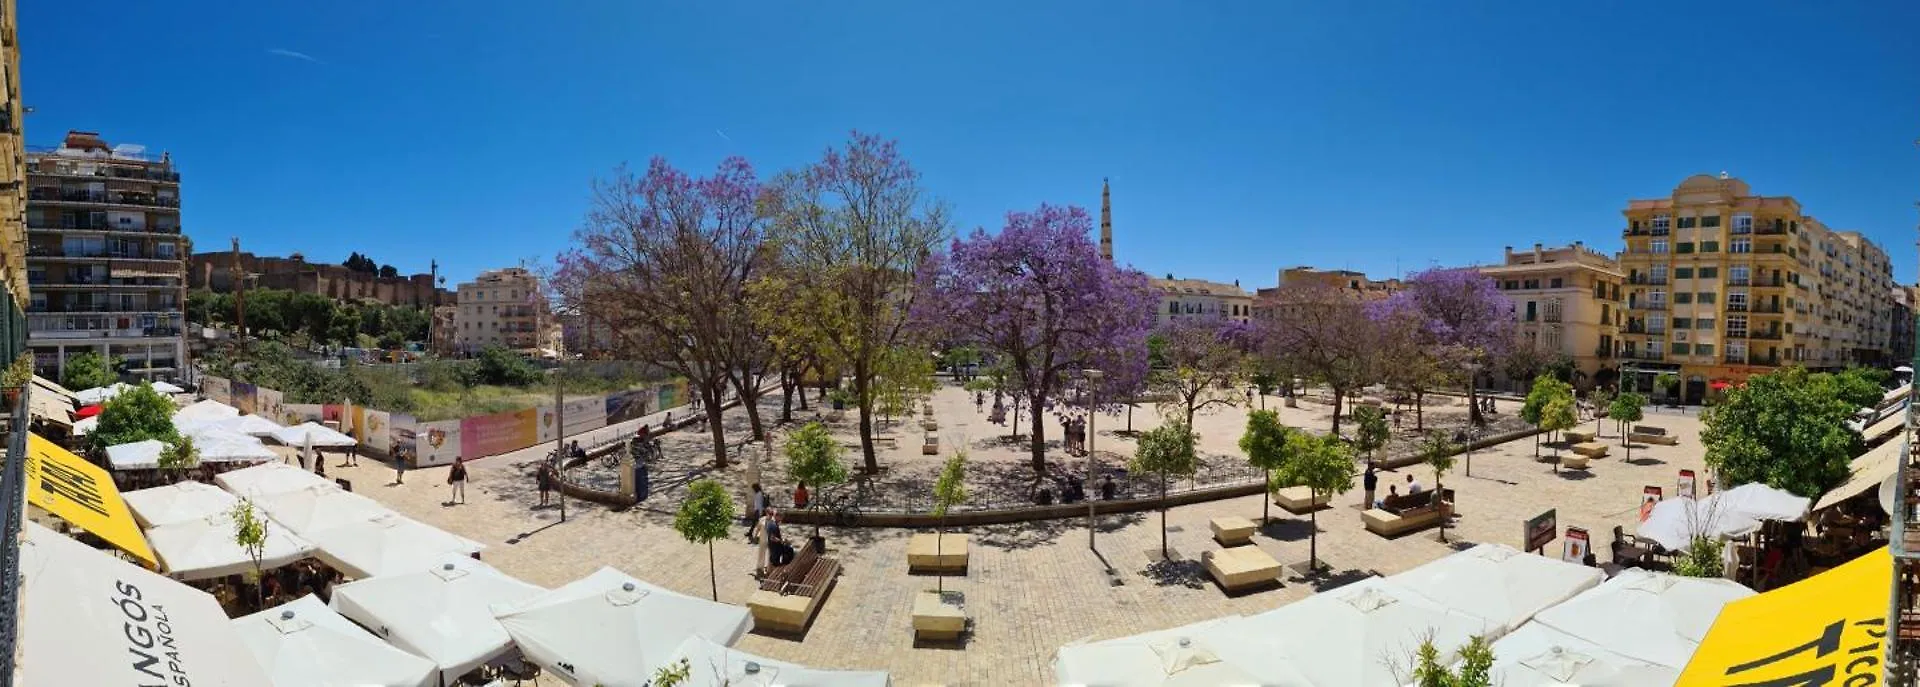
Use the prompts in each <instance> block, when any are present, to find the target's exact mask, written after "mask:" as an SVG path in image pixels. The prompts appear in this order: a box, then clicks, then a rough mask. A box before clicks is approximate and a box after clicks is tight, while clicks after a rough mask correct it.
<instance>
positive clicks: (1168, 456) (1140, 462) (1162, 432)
mask: <svg viewBox="0 0 1920 687" xmlns="http://www.w3.org/2000/svg"><path fill="white" fill-rule="evenodd" d="M1196 438H1197V437H1196V436H1195V435H1194V433H1193V429H1192V428H1189V427H1187V425H1186V424H1185V423H1182V422H1181V421H1179V420H1177V419H1176V420H1172V421H1170V422H1168V423H1167V424H1164V425H1161V426H1159V427H1155V428H1153V429H1150V430H1147V431H1145V432H1141V433H1140V440H1139V444H1138V446H1139V448H1136V449H1134V452H1133V464H1132V466H1131V468H1132V469H1133V471H1135V472H1146V473H1152V474H1156V475H1159V476H1160V557H1161V558H1163V559H1170V558H1171V556H1170V555H1168V552H1167V482H1168V481H1170V480H1172V479H1173V478H1174V477H1188V476H1191V475H1193V473H1194V471H1195V470H1197V469H1199V467H1200V465H1199V462H1200V461H1199V460H1198V458H1197V457H1196V456H1194V452H1193V446H1194V442H1195V439H1196Z"/></svg>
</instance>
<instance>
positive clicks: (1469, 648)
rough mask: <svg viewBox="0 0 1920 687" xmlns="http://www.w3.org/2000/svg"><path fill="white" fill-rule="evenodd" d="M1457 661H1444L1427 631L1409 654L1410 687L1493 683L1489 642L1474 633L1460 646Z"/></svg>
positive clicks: (1490, 686)
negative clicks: (1418, 646) (1418, 645)
mask: <svg viewBox="0 0 1920 687" xmlns="http://www.w3.org/2000/svg"><path fill="white" fill-rule="evenodd" d="M1459 657H1460V661H1459V663H1458V664H1457V665H1456V664H1451V663H1448V662H1447V660H1446V659H1445V658H1444V657H1442V656H1441V655H1440V649H1439V648H1438V647H1436V646H1434V645H1433V635H1432V634H1431V633H1429V634H1428V635H1427V636H1426V638H1425V639H1423V640H1421V642H1420V648H1418V649H1416V650H1415V651H1414V654H1413V661H1412V664H1413V675H1412V679H1411V680H1409V681H1408V684H1410V685H1412V687H1493V684H1494V682H1493V662H1494V655H1493V645H1492V644H1489V643H1487V640H1486V639H1485V638H1483V637H1479V636H1475V637H1473V638H1471V639H1468V640H1467V644H1466V646H1463V647H1460V651H1459Z"/></svg>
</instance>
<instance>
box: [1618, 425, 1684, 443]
mask: <svg viewBox="0 0 1920 687" xmlns="http://www.w3.org/2000/svg"><path fill="white" fill-rule="evenodd" d="M1627 441H1633V442H1639V443H1642V444H1661V445H1665V446H1673V445H1676V444H1679V443H1680V438H1679V437H1676V436H1673V435H1671V434H1668V433H1667V430H1666V429H1664V428H1660V427H1650V426H1647V425H1634V426H1633V430H1632V431H1630V432H1628V433H1627Z"/></svg>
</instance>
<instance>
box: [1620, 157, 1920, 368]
mask: <svg viewBox="0 0 1920 687" xmlns="http://www.w3.org/2000/svg"><path fill="white" fill-rule="evenodd" d="M1622 214H1624V215H1625V217H1626V220H1627V227H1626V229H1625V230H1624V231H1623V232H1622V235H1623V238H1625V240H1626V250H1625V251H1624V252H1622V253H1621V254H1620V260H1619V262H1620V266H1621V268H1622V269H1623V270H1625V271H1626V273H1627V282H1628V286H1627V290H1628V293H1627V317H1628V319H1627V323H1626V330H1625V331H1624V332H1622V334H1621V338H1622V348H1621V350H1620V355H1621V358H1622V360H1623V363H1624V367H1626V368H1627V369H1628V370H1629V371H1630V374H1629V375H1628V376H1629V377H1632V378H1633V379H1634V380H1635V382H1634V383H1635V384H1636V386H1635V388H1638V389H1641V390H1648V389H1650V388H1651V386H1652V381H1653V378H1654V375H1657V374H1660V373H1671V374H1675V375H1678V377H1679V379H1680V382H1681V385H1680V395H1681V397H1682V398H1683V399H1684V400H1685V401H1687V402H1690V403H1697V402H1699V401H1700V400H1702V399H1704V398H1705V397H1706V394H1707V393H1708V392H1709V391H1710V390H1713V389H1717V388H1724V387H1726V386H1728V385H1731V384H1737V383H1739V382H1740V381H1741V380H1744V379H1746V378H1747V377H1748V376H1751V375H1754V374H1761V373H1765V372H1767V371H1769V370H1772V369H1773V368H1775V367H1778V366H1782V365H1803V366H1806V367H1810V368H1836V367H1843V366H1845V365H1848V364H1853V363H1865V362H1872V361H1873V360H1877V359H1879V356H1883V355H1887V354H1890V352H1891V350H1890V349H1891V345H1892V342H1891V332H1887V333H1886V335H1885V336H1881V335H1879V334H1878V331H1877V330H1884V329H1885V328H1886V327H1887V326H1889V325H1888V324H1887V320H1886V318H1885V317H1883V316H1880V315H1879V313H1884V312H1888V311H1890V309H1891V307H1892V305H1891V298H1892V297H1891V290H1890V289H1891V287H1892V277H1891V272H1890V271H1889V268H1888V267H1886V266H1885V265H1886V258H1885V253H1884V252H1883V251H1881V250H1880V249H1879V248H1878V247H1877V246H1874V245H1873V244H1872V242H1871V241H1867V240H1866V239H1865V238H1862V237H1860V235H1859V234H1857V233H1854V232H1836V231H1832V230H1829V229H1827V228H1826V226H1825V225H1823V224H1821V223H1820V222H1819V220H1817V219H1815V218H1814V217H1812V216H1811V215H1808V214H1806V213H1805V212H1803V210H1802V209H1801V207H1800V203H1799V202H1798V201H1796V200H1794V199H1793V198H1792V197H1789V196H1759V195H1754V194H1753V193H1752V191H1751V190H1750V189H1749V187H1748V186H1747V184H1746V182H1743V181H1741V180H1739V179H1736V178H1731V177H1728V176H1727V175H1725V174H1722V175H1720V176H1719V177H1714V176H1709V175H1704V174H1702V175H1695V176H1693V177H1689V178H1687V179H1686V180H1685V181H1682V182H1681V183H1680V185H1679V186H1678V187H1677V188H1675V189H1674V190H1673V193H1672V194H1671V195H1670V196H1669V197H1666V198H1655V199H1646V200H1633V201H1629V202H1628V205H1627V208H1626V210H1624V211H1623V213H1622ZM1883 275H1884V276H1883ZM1875 322H1879V323H1880V324H1879V325H1878V326H1876V325H1875V324H1874V323H1875ZM1868 330H1876V331H1868ZM1876 347H1877V348H1876Z"/></svg>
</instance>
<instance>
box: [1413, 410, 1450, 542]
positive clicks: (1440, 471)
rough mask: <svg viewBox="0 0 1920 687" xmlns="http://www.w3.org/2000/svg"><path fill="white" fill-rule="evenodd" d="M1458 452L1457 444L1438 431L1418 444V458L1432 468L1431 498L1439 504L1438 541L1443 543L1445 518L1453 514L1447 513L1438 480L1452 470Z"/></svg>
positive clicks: (1442, 489) (1444, 495)
mask: <svg viewBox="0 0 1920 687" xmlns="http://www.w3.org/2000/svg"><path fill="white" fill-rule="evenodd" d="M1459 450H1460V446H1459V445H1458V444H1455V443H1453V440H1452V439H1449V438H1447V435H1446V434H1443V433H1441V432H1438V431H1434V432H1428V433H1427V438H1426V439H1425V440H1423V441H1421V442H1420V458H1421V460H1422V461H1423V462H1425V463H1426V464H1427V467H1430V468H1433V498H1434V501H1435V502H1436V503H1438V504H1440V509H1441V512H1440V541H1443V542H1444V541H1446V540H1447V518H1449V517H1451V516H1452V515H1453V514H1452V513H1450V512H1447V505H1446V491H1445V490H1444V487H1443V485H1441V483H1440V480H1441V479H1442V478H1444V477H1446V476H1447V471H1449V470H1452V469H1453V461H1454V458H1453V454H1454V453H1455V452H1457V451H1459Z"/></svg>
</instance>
